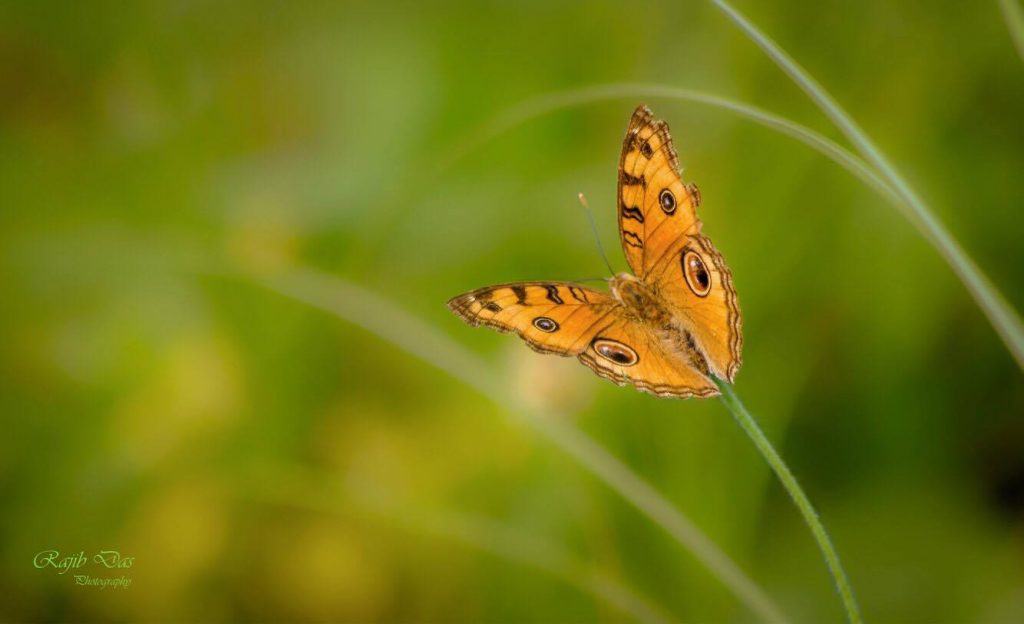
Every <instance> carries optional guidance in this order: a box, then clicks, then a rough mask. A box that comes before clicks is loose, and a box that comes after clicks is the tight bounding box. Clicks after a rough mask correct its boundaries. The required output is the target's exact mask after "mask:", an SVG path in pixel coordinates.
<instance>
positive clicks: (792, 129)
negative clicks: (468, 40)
mask: <svg viewBox="0 0 1024 624" xmlns="http://www.w3.org/2000/svg"><path fill="white" fill-rule="evenodd" d="M637 98H663V99H667V100H676V101H684V102H692V103H695V104H702V105H705V106H710V107H712V108H717V109H720V110H724V111H727V112H730V113H733V114H735V115H738V116H740V117H743V118H746V119H749V120H751V121H753V122H755V123H757V124H760V125H762V126H764V127H766V128H769V129H771V130H775V131H776V132H780V133H782V134H784V135H786V136H788V137H791V138H793V139H796V140H797V141H800V142H801V143H803V144H805V145H807V146H809V147H811V148H812V149H815V150H817V151H818V152H820V153H821V154H823V155H824V156H826V157H827V158H829V159H831V160H833V161H835V162H836V163H837V164H839V165H840V166H841V167H843V168H844V169H846V170H847V171H849V172H850V173H851V174H853V175H854V176H856V177H857V178H859V179H860V180H862V181H863V182H864V183H865V184H867V185H868V186H870V187H872V188H873V189H875V190H876V191H878V193H880V194H881V195H882V196H883V197H884V198H886V199H887V200H888V201H890V202H892V203H894V204H896V205H897V206H900V207H903V205H904V204H903V200H902V198H901V197H900V196H899V194H897V193H896V190H895V189H893V188H892V186H890V185H889V183H888V182H887V181H885V180H884V179H882V178H881V177H880V176H879V175H878V173H876V172H875V171H874V170H873V169H872V168H871V167H869V166H868V165H867V164H866V163H865V162H864V161H863V160H861V159H860V158H858V157H857V156H855V155H853V154H851V153H850V151H849V150H847V149H845V148H844V147H842V146H840V145H838V144H837V143H836V142H835V141H832V140H831V139H828V138H826V137H824V136H822V135H821V134H819V133H817V132H815V131H814V130H811V129H810V128H807V127H805V126H802V125H800V124H798V123H796V122H794V121H791V120H789V119H786V118H785V117H781V116H779V115H775V114H773V113H769V112H768V111H765V110H762V109H760V108H757V107H756V106H751V105H750V104H746V103H744V102H740V101H737V100H733V99H730V98H726V97H722V96H719V95H715V94H713V93H707V92H705V91H698V90H694V89H684V88H680V87H672V86H668V85H659V84H645V83H609V84H598V85H592V86H589V87H583V88H580V89H572V90H569V91H559V92H555V93H547V94H544V95H540V96H538V97H535V98H531V99H529V100H525V101H523V102H520V103H519V104H516V105H515V106H512V107H509V108H507V109H505V110H503V111H500V112H499V113H497V114H496V115H494V116H492V117H491V118H489V119H488V120H487V121H485V122H484V123H482V124H480V125H478V126H477V127H475V128H473V129H472V130H471V131H468V132H466V133H465V135H464V136H463V137H462V138H461V139H459V140H457V141H455V142H454V143H453V144H452V145H451V146H450V147H449V148H447V149H445V150H443V151H442V155H441V156H440V157H439V158H438V159H437V160H436V164H435V165H434V167H435V168H434V170H433V171H432V173H431V176H430V177H431V178H432V179H436V178H438V177H440V175H441V174H443V173H444V172H446V171H447V170H449V169H450V168H451V167H452V166H453V165H454V164H455V163H456V162H458V161H459V160H461V159H463V158H465V157H466V156H467V155H468V154H470V153H472V152H474V151H476V150H477V149H479V148H480V147H481V146H482V145H484V144H485V143H487V142H488V141H491V140H493V139H494V138H495V137H497V136H499V135H501V134H503V133H505V132H507V131H508V130H510V129H511V128H514V127H516V126H518V125H519V124H522V123H524V122H526V121H529V120H531V119H535V118H537V117H541V116H543V115H547V114H549V113H552V112H555V111H557V110H561V109H566V108H571V107H574V106H582V105H586V104H593V103H595V102H600V101H604V100H613V99H630V100H636V99H637Z"/></svg>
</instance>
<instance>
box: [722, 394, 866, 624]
mask: <svg viewBox="0 0 1024 624" xmlns="http://www.w3.org/2000/svg"><path fill="white" fill-rule="evenodd" d="M714 381H715V384H717V385H718V389H719V390H721V391H722V397H721V399H722V403H723V404H724V405H725V407H726V409H728V410H729V413H730V414H732V417H733V418H734V419H735V420H736V422H737V424H739V426H740V427H742V428H743V431H745V432H746V433H747V435H748V436H750V439H751V440H752V441H753V442H754V446H756V447H757V450H758V451H759V452H760V453H761V456H762V457H764V460H765V461H766V462H768V465H769V466H771V468H772V470H773V471H774V472H775V475H776V476H777V477H778V478H779V481H780V482H781V483H782V486H783V487H784V488H785V489H786V492H788V493H789V496H790V498H792V499H793V503H794V504H795V505H796V507H797V509H799V510H800V514H801V515H802V516H803V517H804V522H806V523H807V526H808V527H809V528H810V529H811V534H812V535H814V540H815V541H816V542H818V548H820V549H821V554H822V556H823V557H824V558H825V563H826V564H827V565H828V569H829V572H831V574H832V578H833V580H834V581H835V584H836V591H838V592H839V596H840V597H841V598H842V600H843V608H845V609H846V617H847V618H848V619H849V620H850V622H851V623H852V624H860V622H861V621H862V620H861V617H860V608H859V607H858V606H857V600H856V598H854V596H853V588H852V587H850V581H849V579H848V578H847V577H846V571H845V570H843V564H842V563H840V561H839V553H837V552H836V549H835V546H833V545H832V539H831V538H830V537H829V535H828V531H826V530H825V525H823V524H822V523H821V519H820V518H818V512H816V511H815V510H814V507H813V506H812V505H811V501H810V500H808V498H807V495H806V494H804V490H803V488H801V487H800V483H799V482H798V481H797V480H796V477H794V476H793V473H792V472H790V470H789V467H787V466H786V462H784V461H782V457H781V456H779V454H778V453H777V452H776V451H775V447H773V446H772V443H771V442H769V441H768V438H767V437H766V436H765V435H764V432H763V431H761V428H760V427H759V426H758V424H757V421H756V420H754V417H753V416H751V414H750V412H748V411H747V408H746V407H745V406H744V405H743V402H742V401H740V399H739V397H738V396H737V395H736V390H735V389H734V388H733V387H732V386H731V385H729V384H727V383H725V382H724V381H721V380H720V379H717V378H715V380H714Z"/></svg>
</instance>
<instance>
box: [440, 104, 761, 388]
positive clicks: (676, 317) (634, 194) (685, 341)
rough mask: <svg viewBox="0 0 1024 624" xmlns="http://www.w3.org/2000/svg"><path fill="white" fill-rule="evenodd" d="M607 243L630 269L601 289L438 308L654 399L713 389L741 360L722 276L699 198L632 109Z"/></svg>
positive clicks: (504, 287) (665, 138) (561, 288)
mask: <svg viewBox="0 0 1024 624" xmlns="http://www.w3.org/2000/svg"><path fill="white" fill-rule="evenodd" d="M617 197H618V213H619V215H618V216H619V238H620V241H621V243H622V251H623V252H624V253H625V255H626V260H627V262H628V263H629V267H630V268H631V269H632V270H633V273H632V274H629V273H619V274H617V275H615V276H614V277H612V278H610V279H609V280H608V283H609V290H610V292H601V291H599V290H594V289H592V288H587V287H585V286H582V285H580V284H575V283H571V282H517V283H510V284H500V285H497V286H488V287H486V288H480V289H477V290H474V291H471V292H467V293H463V294H461V295H459V296H457V297H454V298H453V299H451V300H450V301H449V302H448V307H449V309H451V311H452V312H454V313H455V314H456V315H458V316H459V317H461V318H462V319H463V320H464V321H466V322H467V323H469V324H470V325H473V326H479V325H485V326H487V327H491V328H494V329H496V330H498V331H501V332H512V333H515V334H517V335H518V336H519V337H520V338H522V339H523V340H524V341H526V344H527V345H529V346H530V347H531V348H533V349H534V350H536V351H539V352H541V353H554V354H556V355H562V356H576V357H577V358H579V360H580V361H581V362H583V363H584V364H585V365H587V366H588V367H590V368H591V369H593V371H594V372H595V373H597V374H598V375H600V376H601V377H604V378H606V379H609V380H611V381H613V382H615V383H617V384H619V385H620V386H621V385H625V384H627V383H629V384H632V385H634V386H636V387H637V388H639V389H640V390H643V391H644V392H649V393H651V394H654V395H657V396H660V397H678V398H689V397H710V396H714V395H717V394H719V390H718V387H717V386H716V385H715V383H714V382H713V381H712V379H711V376H712V375H714V376H715V377H718V378H719V379H724V380H727V381H729V382H730V383H731V382H733V380H734V379H735V378H736V373H737V372H738V371H739V368H740V364H741V362H742V358H741V355H740V352H741V349H742V347H743V333H742V319H741V316H740V308H739V303H738V302H737V299H736V289H735V288H734V287H733V283H732V273H730V271H729V268H728V267H727V266H726V265H725V260H724V259H723V258H722V255H721V254H720V253H718V251H717V250H716V249H715V247H714V245H712V244H711V240H710V239H708V237H706V236H704V235H703V234H701V226H702V224H701V221H700V219H698V218H697V207H698V206H699V205H700V191H698V190H697V187H696V186H695V185H694V184H692V183H684V182H683V180H682V176H681V171H680V167H679V159H678V156H677V154H676V150H675V148H674V147H673V145H672V137H671V136H670V135H669V129H668V124H667V123H665V122H664V121H662V120H659V119H655V118H654V115H653V114H652V113H651V111H650V109H648V108H647V107H646V106H644V105H640V106H638V107H637V109H636V110H635V111H634V112H633V116H632V118H631V119H630V121H629V126H628V127H627V129H626V138H625V140H624V141H623V143H622V155H621V156H620V158H619V183H618V196H617Z"/></svg>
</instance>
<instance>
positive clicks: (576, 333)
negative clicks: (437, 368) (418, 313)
mask: <svg viewBox="0 0 1024 624" xmlns="http://www.w3.org/2000/svg"><path fill="white" fill-rule="evenodd" d="M448 307H449V308H450V309H451V310H452V312H455V313H456V314H458V315H459V316H460V317H462V319H463V320H464V321H466V322H467V323H469V324H470V325H486V326H487V327H491V328H493V329H497V330H498V331H504V332H512V333H515V334H517V335H519V336H520V337H521V338H522V339H523V340H525V341H526V343H527V344H528V345H530V347H532V348H533V349H535V350H537V351H540V352H541V353H555V354H558V355H577V354H579V353H580V352H582V351H583V350H584V349H585V348H586V347H587V345H588V344H589V342H590V338H591V337H592V336H593V334H594V332H596V331H599V330H600V329H601V328H602V326H603V325H604V324H608V323H610V322H611V320H612V319H611V315H612V312H613V310H614V309H615V308H617V307H621V306H620V304H619V303H618V302H617V301H615V299H613V298H612V297H610V296H609V295H608V294H606V293H603V292H599V291H597V290H594V289H592V288H586V287H584V286H579V285H577V284H569V283H565V282H521V283H516V284H501V285H498V286H488V287H486V288H480V289H477V290H474V291H472V292H468V293H464V294H461V295H459V296H458V297H455V298H453V299H452V300H451V301H449V302H448Z"/></svg>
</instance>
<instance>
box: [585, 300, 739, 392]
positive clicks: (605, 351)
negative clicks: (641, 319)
mask: <svg viewBox="0 0 1024 624" xmlns="http://www.w3.org/2000/svg"><path fill="white" fill-rule="evenodd" d="M578 357H579V360H580V361H581V362H583V363H584V364H585V365H587V366H588V367H590V368H591V369H592V370H593V371H594V372H595V373H597V374H598V375H600V376H601V377H604V378H605V379H609V380H611V381H613V382H615V383H617V384H619V385H620V386H621V385H625V384H626V383H630V384H632V385H634V386H636V387H637V388H639V389H640V390H643V391H644V392H648V393H650V394H654V395H657V396H660V397H675V398H680V399H685V398H690V397H709V396H714V395H717V394H719V392H718V388H717V387H716V386H715V384H714V383H713V382H712V381H711V380H710V379H708V377H707V376H705V375H704V374H703V373H702V372H700V371H699V370H697V369H696V368H694V367H693V366H692V365H691V364H690V362H688V361H686V359H685V357H686V356H685V355H684V351H683V350H682V349H675V348H672V345H671V344H670V343H667V342H666V340H665V338H664V336H660V335H658V334H657V333H654V332H651V331H649V330H648V329H647V328H645V327H644V326H643V325H641V324H639V323H637V322H635V320H634V319H631V318H630V317H629V315H628V313H627V312H626V310H625V308H620V310H619V314H618V315H617V318H616V322H615V323H613V324H611V325H609V326H608V327H606V328H605V329H603V330H602V331H600V332H598V333H597V334H595V335H594V337H593V338H592V339H591V341H590V344H589V345H588V346H587V348H586V349H584V350H583V352H581V353H580V354H579V356H578Z"/></svg>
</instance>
